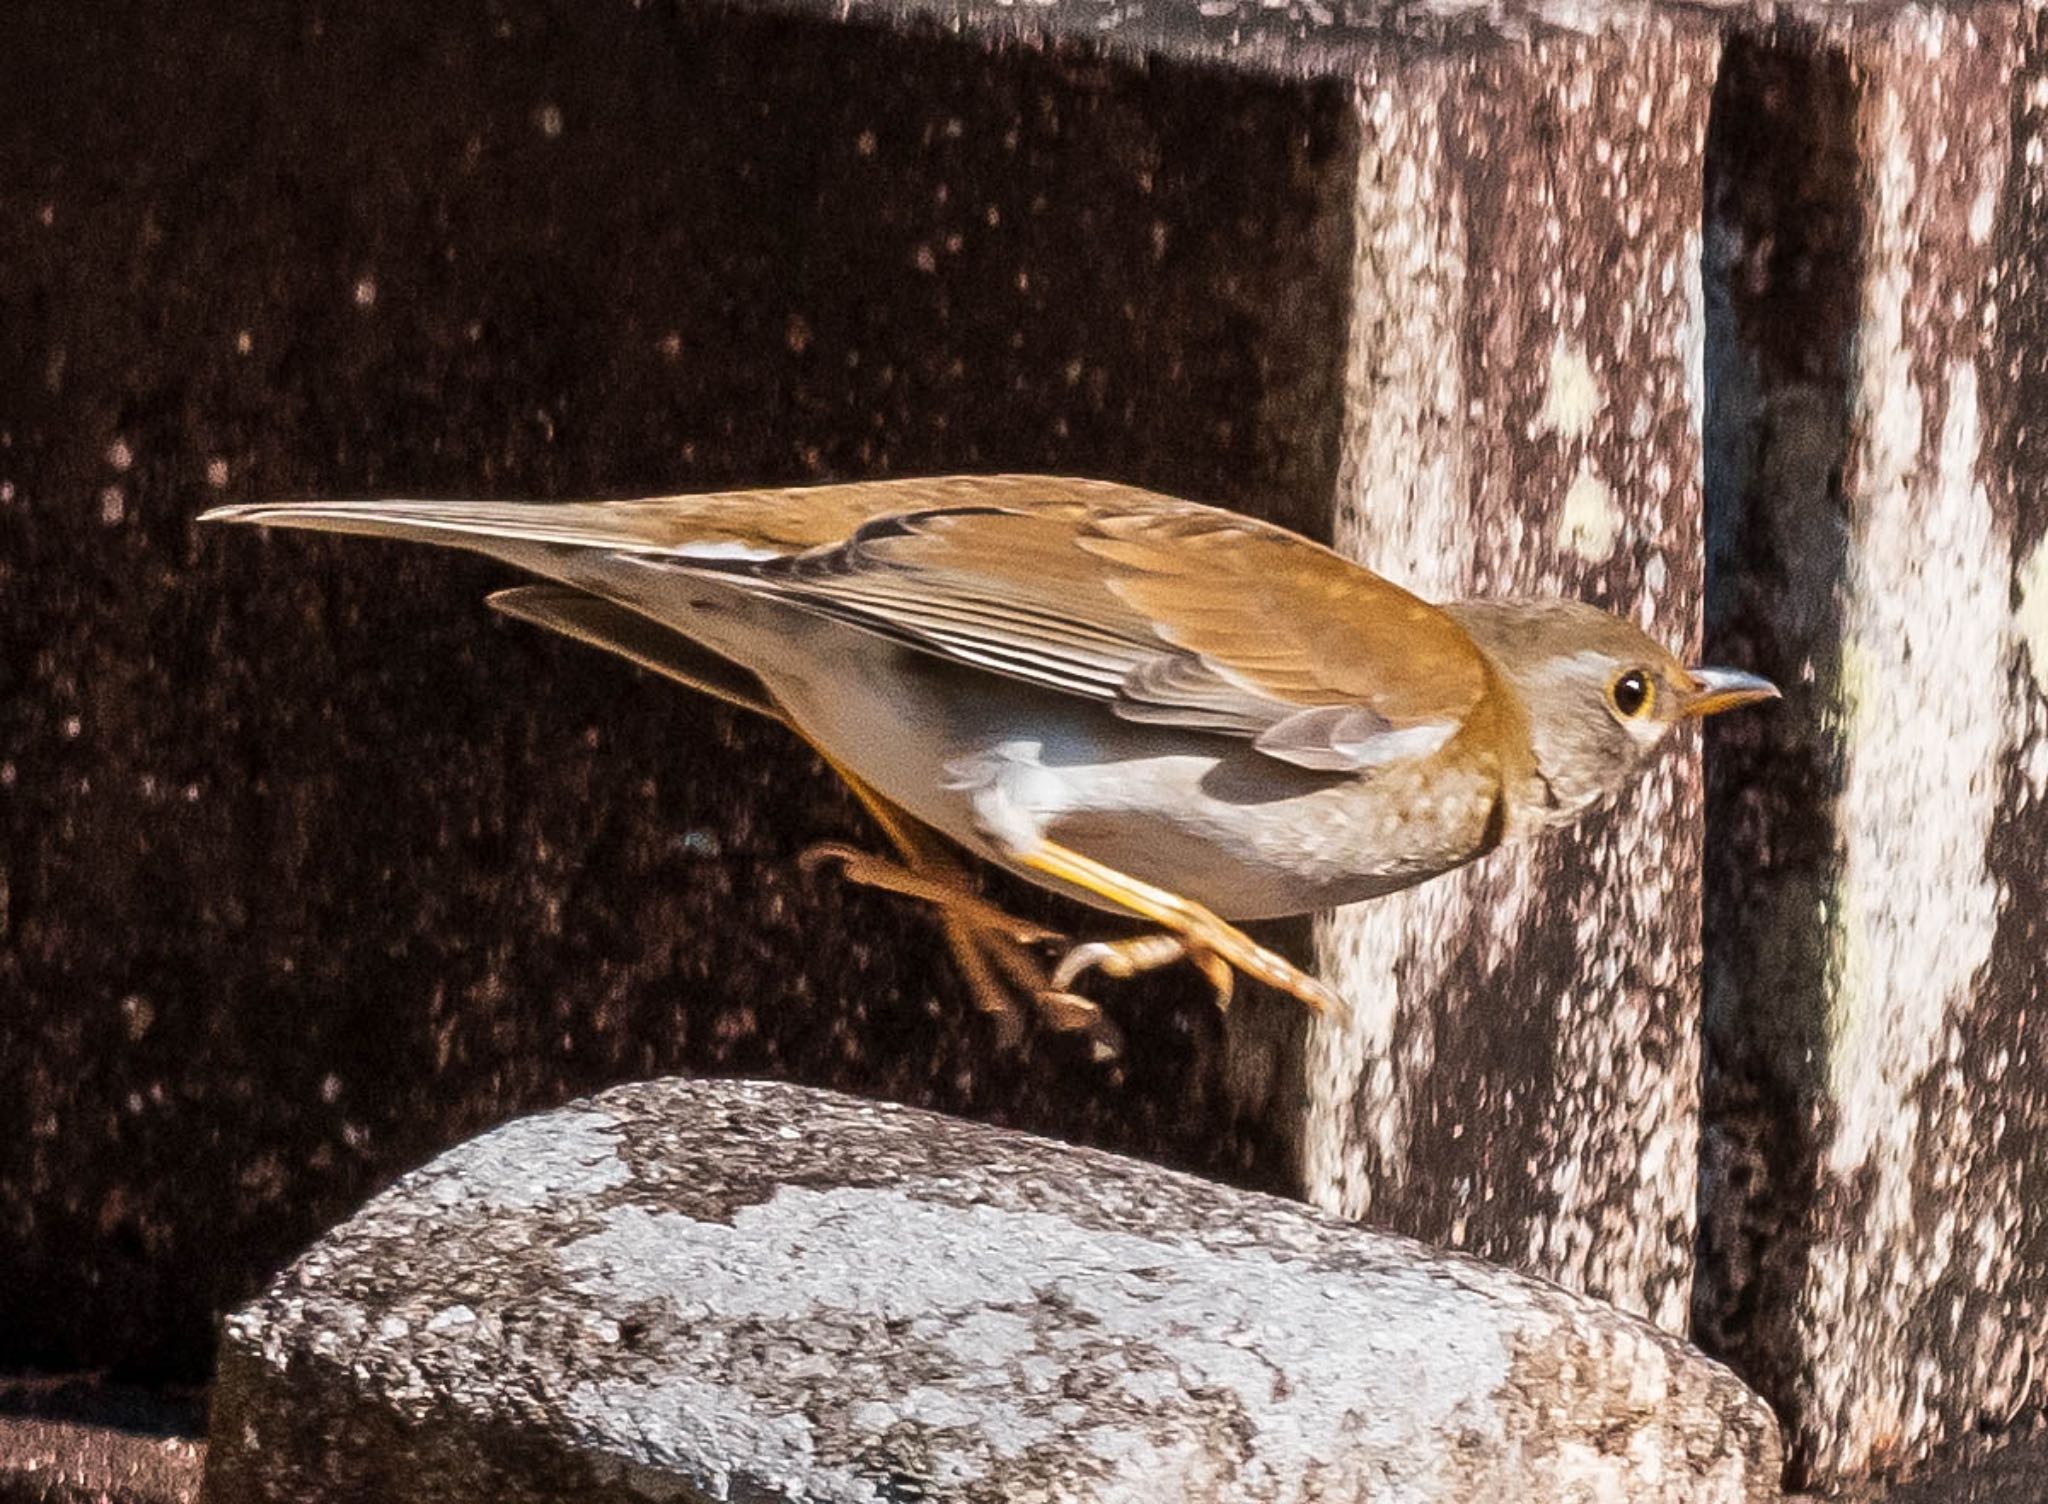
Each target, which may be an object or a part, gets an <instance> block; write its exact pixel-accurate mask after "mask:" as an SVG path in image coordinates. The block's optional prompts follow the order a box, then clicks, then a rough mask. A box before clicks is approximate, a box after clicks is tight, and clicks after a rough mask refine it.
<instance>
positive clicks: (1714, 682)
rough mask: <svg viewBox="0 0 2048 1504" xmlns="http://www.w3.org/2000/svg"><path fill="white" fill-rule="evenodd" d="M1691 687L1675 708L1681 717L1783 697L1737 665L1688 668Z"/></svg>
mask: <svg viewBox="0 0 2048 1504" xmlns="http://www.w3.org/2000/svg"><path fill="white" fill-rule="evenodd" d="M1686 673H1687V675H1688V676H1690V677H1691V679H1692V682H1693V685H1694V688H1693V691H1692V693H1691V694H1689V695H1687V696H1686V697H1685V699H1684V701H1683V702H1682V703H1681V704H1680V705H1679V707H1678V713H1679V714H1680V715H1682V716H1693V717H1698V716H1704V715H1718V714H1720V712H1722V711H1724V710H1734V709H1737V708H1738V707H1740V706H1743V705H1758V704H1761V703H1763V702H1764V701H1765V700H1778V699H1783V698H1784V696H1782V695H1781V694H1779V693H1778V686H1777V685H1775V684H1773V683H1772V682H1771V681H1770V680H1768V679H1764V678H1760V677H1758V676H1757V675H1755V674H1745V673H1744V672H1743V671H1742V670H1741V669H1739V668H1689V669H1687V670H1686Z"/></svg>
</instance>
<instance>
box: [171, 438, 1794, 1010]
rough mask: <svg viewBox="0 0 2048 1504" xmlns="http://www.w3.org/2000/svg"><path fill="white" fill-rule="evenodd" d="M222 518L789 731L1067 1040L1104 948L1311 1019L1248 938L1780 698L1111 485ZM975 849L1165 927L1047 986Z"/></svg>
mask: <svg viewBox="0 0 2048 1504" xmlns="http://www.w3.org/2000/svg"><path fill="white" fill-rule="evenodd" d="M202 520H206V521H232V522H254V523H262V524H270V525H276V526H281V527H297V528H311V529H316V530H320V531H325V532H337V533H367V534H371V535H374V536H379V537H394V538H407V539H413V540H416V541H420V542H426V543H439V544H445V545H448V546H451V547H456V548H467V549H472V550H475V551H476V552H479V553H484V554H488V555H490V556H492V557H494V558H498V559H502V560H504V561H506V562H508V563H511V564H515V565H518V566H519V567H521V568H523V569H527V570H530V571H532V572H533V573H535V574H538V575H542V576H544V577H546V578H547V579H549V580H551V581H553V582H555V583H553V584H549V585H540V586H527V587H523V588H519V589H514V590H508V591H504V592H501V593H500V594H498V595H495V596H493V597H491V604H492V605H493V606H495V607H497V608H498V609H499V610H501V611H504V612H506V613H508V614H510V615H513V616H517V617H520V618H523V619H525V620H528V621H532V622H536V623H538V624H540V625H542V626H546V627H549V628H551V629H553V630H555V631H558V632H562V633H564V634H566V635H568V636H570V637H574V638H577V639H580V640H582V641H585V642H589V643H593V644H596V645H598V646H601V647H604V648H607V649H610V650H611V651H613V652H616V653H619V654H621V655H623V656H625V657H626V658H628V659H631V660H633V661H634V662H636V663H639V664H641V665H643V666H645V667H648V668H651V669H654V670H656V671H657V672H660V673H663V674H666V675H667V676H669V677H670V678H673V679H677V680H680V681H681V682H683V683H685V684H688V685H692V686H693V687H696V688H698V689H701V690H704V691H707V692H709V693H711V694H714V695H717V696H719V697H721V698H723V699H725V700H728V701H730V702H733V703H735V704H738V705H742V706H745V707H747V708H748V709H751V710H755V711H758V712H760V713H761V714H763V715H767V716H770V717H773V718H775V719H777V720H780V721H783V722H784V723H786V724H787V725H788V726H790V727H791V728H792V729H793V730H794V731H796V732H797V734H798V735H800V736H802V737H803V738H804V739H805V740H806V741H808V742H810V743H811V745H812V746H814V747H815V748H816V749H817V750H818V751H819V753H820V754H821V755H822V756H823V757H824V758H825V760H826V761H827V762H829V763H830V764H831V765H832V767H833V768H834V769H836V770H837V771H838V772H839V774H840V775H841V776H842V777H844V778H845V779H846V780H847V782H848V783H849V784H850V785H851V786H852V788H853V790H854V792H855V793H856V794H858V795H859V796H860V798H861V800H862V801H863V803H864V804H865V805H866V807H867V808H868V810H869V811H870V812H871V813H872V814H873V815H874V816H875V817H876V819H877V821H878V822H879V823H880V825H881V826H882V828H883V830H884V831H885V833H886V834H887V835H888V836H889V838H890V840H891V841H892V842H893V843H894V844H895V845H896V847H897V848H898V850H899V851H900V852H901V854H902V858H903V860H902V863H901V864H900V865H898V864H896V863H891V862H887V861H883V860H881V859H879V858H875V857H871V856H868V855H865V854H863V853H860V852H857V851H854V850H852V849H850V848H846V847H840V846H830V847H826V848H822V849H821V853H820V854H823V855H827V856H831V857H833V858H836V859H839V860H842V861H844V862H845V863H846V865H847V870H848V872H849V874H850V875H851V876H853V877H855V878H857V879H859V880H861V881H864V882H869V883H874V884H878V885H880V886H884V887H889V888H893V889H895V890H897V891H900V892H904V893H908V894H912V895H914V896H916V897H918V898H921V899H924V900H927V901H929V902H931V903H933V904H935V905H937V906H938V908H939V910H940V913H941V916H942V919H943V922H944V924H945V926H946V931H947V935H948V938H949V940H950V942H951V944H952V947H953V950H954V952H955V954H956V955H957V956H958V957H959V958H960V961H961V963H962V965H963V967H964V968H965V970H966V973H967V978H968V981H969V982H970V985H971V986H972V988H973V990H974V993H975V995H976V997H977V999H978V1000H979V1001H980V1002H981V1003H982V1004H983V1005H984V1006H986V1007H989V1008H991V1009H993V1010H998V1011H1000V1010H1002V1009H1004V1008H1005V1007H1006V1005H1007V999H1008V997H1009V989H1010V988H1016V989H1018V990H1021V991H1023V992H1025V993H1027V994H1030V995H1032V996H1034V997H1035V998H1036V999H1037V1001H1038V1003H1039V1005H1040V1007H1041V1008H1042V1009H1043V1010H1044V1012H1045V1014H1046V1015H1047V1016H1048V1017H1049V1018H1050V1019H1052V1020H1053V1021H1054V1022H1055V1023H1056V1024H1059V1025H1061V1026H1067V1027H1089V1026H1094V1025H1095V1024H1096V1023H1097V1022H1098V1020H1099V1011H1098V1010H1097V1009H1096V1007H1095V1005H1094V1004H1092V1003H1090V1002H1088V1001H1086V1000H1085V999H1082V998H1079V997H1077V996H1075V995H1074V994H1073V993H1071V992H1069V991H1068V990H1067V989H1068V988H1069V987H1070V986H1071V985H1072V983H1073V981H1074V979H1075V977H1076V976H1078V975H1079V974H1080V973H1081V972H1083V971H1085V970H1087V969H1088V968H1090V967H1100V968H1101V969H1103V970H1105V971H1108V972H1110V973H1112V974H1116V975H1128V974H1130V973H1132V972H1134V971H1138V970H1143V969H1148V968H1150V967H1154V966H1158V965H1161V964H1163V963H1165V962H1168V961H1171V960H1174V959H1178V958H1182V957H1185V958H1187V959H1190V960H1192V961H1193V962H1194V963H1195V964H1197V965H1198V966H1199V967H1200V968H1201V969H1202V971H1203V972H1204V974H1205V975H1206V976H1207V977H1208V978H1209V980H1210V982H1211V984H1212V985H1213V986H1214V988H1215V989H1216V993H1217V995H1218V999H1219V1001H1227V1000H1228V997H1229V995H1230V991H1231V968H1233V967H1235V968H1237V969H1238V970H1241V971H1243V972H1245V973H1247V974H1248V975H1251V976H1254V977H1257V978H1259V979H1260V980H1262V981H1265V982H1268V983H1270V984H1272V985H1273V986H1275V987H1278V988H1280V989H1282V990H1283V991H1286V992H1289V993H1292V994H1293V995H1294V996H1295V997H1298V998H1300V999H1301V1000H1302V1001H1304V1002H1306V1003H1308V1004H1309V1005H1310V1006H1311V1007H1313V1008H1315V1009H1317V1010H1319V1011H1333V1012H1334V1011H1341V1008H1342V1004H1341V1002H1340V1000H1339V999H1338V998H1337V997H1336V996H1335V995H1334V994H1333V993H1332V992H1331V991H1330V990H1329V989H1328V988H1327V987H1326V986H1324V984H1323V983H1321V982H1319V981H1317V980H1316V979H1315V978H1313V977H1311V976H1308V975H1307V974H1305V973H1303V972H1302V971H1300V970H1298V969H1297V968H1296V967H1294V966H1293V965H1292V964H1290V963H1289V962H1288V961H1286V960H1285V959H1283V958H1282V957H1280V956H1278V955H1276V954H1274V953H1273V952H1272V951H1270V950H1268V949H1266V948H1265V947H1263V946H1261V945H1259V944H1257V943H1256V942H1254V941H1253V940H1252V939H1250V938H1249V937H1248V936H1246V935H1245V934H1244V933H1242V932H1241V931H1240V930H1238V929H1237V928H1236V927H1235V926H1234V925H1233V924H1232V923H1231V921H1235V920H1248V919H1259V918H1267V917H1273V916H1278V915H1287V914H1299V913H1305V912H1308V911H1310V910H1315V909H1321V908H1327V907H1330V906H1332V905H1335V904H1344V903H1350V902H1353V901H1355V900H1358V899H1363V898H1371V897H1373V896H1374V895H1376V894H1382V893H1387V892H1390V891H1392V890H1394V889H1396V888H1402V887H1406V886H1408V885H1410V884H1412V883H1418V882H1421V881H1423V880H1424V879H1426V878H1429V877H1432V876H1434V875H1436V874H1437V873H1440V872H1444V871H1447V870H1448V869H1450V868H1453V867H1457V866H1459V865H1461V864H1463V863H1465V862H1469V861H1471V860H1472V859H1473V858H1474V857H1477V856H1480V855H1482V854H1483V853H1485V852H1487V851H1489V850H1491V849H1492V848H1493V847H1494V846H1496V845H1498V844H1499V843H1500V842H1502V841H1505V840H1513V839H1516V838H1519V837H1522V836H1526V835H1529V834H1531V833H1533V832H1536V831H1539V830H1543V829H1546V828H1549V827H1551V826H1557V825H1562V824H1565V823H1566V822H1568V821H1570V820H1572V819H1573V818H1574V817H1576V816H1577V815H1578V814H1580V813H1581V812H1582V811H1584V810H1585V809H1587V808H1588V807H1589V806H1591V805H1592V804H1594V803H1595V802H1597V801H1599V800H1601V799H1603V798H1605V797H1607V796H1609V795H1612V794H1614V793H1615V792H1617V791H1618V790H1619V789H1621V788H1622V786H1623V785H1624V784H1625V783H1626V782H1627V781H1628V779H1629V778H1630V776H1631V775H1632V774H1633V773H1634V772H1635V771H1636V770H1637V769H1638V768H1640V767H1641V766H1642V765H1643V763H1644V761H1645V759H1647V758H1648V757H1649V756H1650V754H1651V753H1652V752H1653V751H1654V750H1655V749H1656V747H1657V745H1658V744H1659V743H1660V742H1661V741H1662V740H1663V739H1664V737H1665V735H1666V733H1668V732H1669V731H1670V730H1671V729H1672V728H1673V727H1674V726H1676V725H1677V724H1679V723H1680V722H1681V721H1684V720H1687V719H1690V718H1694V717H1698V716H1702V715H1706V714H1709V713H1711V712H1714V711H1718V710H1725V709H1729V708H1732V707H1734V706H1738V705H1746V704H1750V703H1752V702H1755V701H1759V700H1766V699H1773V698H1775V697H1776V696H1777V690H1776V689H1774V688H1773V687H1772V686H1771V685H1770V684H1769V683H1767V682H1766V681H1764V680H1762V679H1759V678H1757V677H1755V676H1754V675H1751V674H1746V673H1741V672H1738V671H1735V670H1731V669H1713V668H1686V667H1684V666H1683V665H1682V664H1680V662H1679V661H1678V660H1677V659H1676V658H1674V657H1673V656H1672V655H1671V654H1670V653H1669V652H1667V651H1666V650H1665V649H1664V648H1662V647H1660V646H1659V645H1658V644H1657V643H1656V642H1654V641H1652V640H1651V639H1650V638H1648V637H1647V636H1645V635H1644V634H1643V633H1642V632H1640V631H1638V630H1637V629H1636V628H1635V627H1634V626H1632V625H1630V624H1629V623H1628V622H1626V621H1623V620H1621V619H1620V618H1619V617H1616V616H1612V615H1609V614H1608V613H1607V612H1605V611H1601V610H1597V609H1595V608H1594V607H1592V606H1588V605H1582V604H1579V603H1576V602H1570V601H1557V600H1479V601H1458V602H1453V603H1450V604H1447V605H1444V606H1432V605H1429V604H1427V603H1426V602H1424V601H1422V600H1419V599H1418V598H1416V597H1415V596H1413V595H1411V594H1409V593H1408V592H1407V591H1405V590H1403V589H1401V588H1400V587H1398V586H1396V585H1393V584H1391V583H1389V582H1388V581H1386V580H1384V579H1382V578H1380V577H1379V576H1378V575H1376V574H1374V573H1372V572H1371V571H1370V570H1367V569H1365V568H1363V567H1362V566H1360V565H1358V564H1355V563H1353V562H1351V561H1350V560H1348V559H1345V558H1343V557H1342V556H1340V555H1338V554H1336V553H1334V552H1332V551H1331V550H1329V549H1327V548H1323V547H1321V546H1320V545H1318V544H1315V543H1313V542H1310V541H1309V540H1308V539H1306V538H1302V537H1300V536H1298V535H1297V534H1294V533H1290V532H1288V531H1286V530H1285V529H1282V528H1279V527H1276V526H1273V525H1272V524H1269V523H1264V522H1259V521H1255V520H1253V519H1251V518H1248V517H1242V516H1238V515H1236V514H1234V513H1231V512H1227V511H1222V510H1219V509H1217V508H1215V507H1210V506H1203V505H1199V504H1197V503H1194V502H1188V501H1181V500H1177V499H1176V498H1174V497H1170V496H1163V495H1159V494H1156V493H1153V492H1148V491H1141V490H1136V489H1133V488H1131V487H1128V486H1121V485H1114V484H1109V483H1106V482H1100V481H1083V480H1068V479H1055V478H1048V477H1040V476H974V477H950V478H942V479H929V480H904V481H875V482H865V483H860V484H852V485H830V486H817V487H809V488H801V489H790V490H770V491H735V492H726V493H721V494H714V495H702V496H671V497H658V498H654V499H650V500H642V501H616V502H568V503H561V504H520V503H504V502H471V501H364V502H311V501H309V502H281V503H265V504H258V505H252V506H232V507H221V508H218V509H216V510H214V511H211V512H208V513H207V514H206V516H205V518H204V519H202ZM936 833H943V835H944V836H945V837H948V838H950V840H951V841H952V842H956V843H958V845H959V846H962V847H965V848H966V849H967V850H968V851H971V852H973V853H975V854H976V855H979V856H982V857H984V858H986V859H988V860H989V861H992V862H995V863H997V864H999V865H1000V866H1003V867H1006V868H1008V869H1009V870H1010V871H1012V872H1015V873H1017V874H1019V875H1021V876H1023V877H1025V878H1027V879H1029V880H1030V881H1032V882H1034V883H1037V884H1039V885H1041V886H1043V887H1046V888H1050V889H1053V890H1055V891H1057V892H1061V893H1065V894H1068V895H1070V896H1072V897H1074V898H1077V899H1080V900H1081V901H1082V902H1084V903H1088V904H1092V905H1094V906H1096V907H1098V908H1103V909H1107V910H1110V911H1111V912H1114V913H1117V914H1122V915H1127V916H1135V917H1137V918H1140V919H1143V920H1146V921H1149V922H1150V923H1151V924H1153V925H1156V926H1158V927H1159V930H1158V932H1156V933H1149V934H1143V935H1140V936H1138V937H1136V938H1134V939H1125V940H1110V941H1096V942H1091V943H1089V944H1084V945H1081V946H1078V947H1075V948H1073V949H1071V950H1069V951H1067V952H1066V954H1065V956H1064V959H1062V960H1061V961H1060V963H1059V964H1058V965H1057V966H1056V967H1053V968H1050V969H1048V968H1047V967H1046V966H1045V965H1044V964H1043V963H1042V962H1040V961H1039V960H1038V959H1037V958H1036V956H1035V955H1034V954H1033V952H1032V950H1031V949H1030V947H1032V946H1033V945H1035V944H1037V943H1039V942H1041V941H1045V940H1050V939H1056V938H1058V937H1056V936H1053V935H1051V934H1050V933H1049V932H1047V931H1044V930H1042V929H1040V928H1039V927H1037V926H1033V925H1029V924H1026V923H1023V922H1021V921H1018V920H1016V919H1013V918H1012V917H1011V916H1009V915H1007V914H1005V913H1004V912H1002V911H1001V910H1000V909H997V908H996V907H994V906H993V905H991V904H989V903H987V902H986V901H985V900H983V899H982V898H980V897H979V896H978V895H977V894H976V892H975V890H974V886H973V883H972V881H971V880H970V879H969V878H968V876H967V875H966V873H965V871H964V869H963V868H962V867H961V865H960V864H959V862H958V861H957V859H956V858H955V856H954V854H953V852H952V850H951V849H950V848H949V846H948V844H947V842H946V841H945V840H942V839H940V838H939V835H938V834H936Z"/></svg>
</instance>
